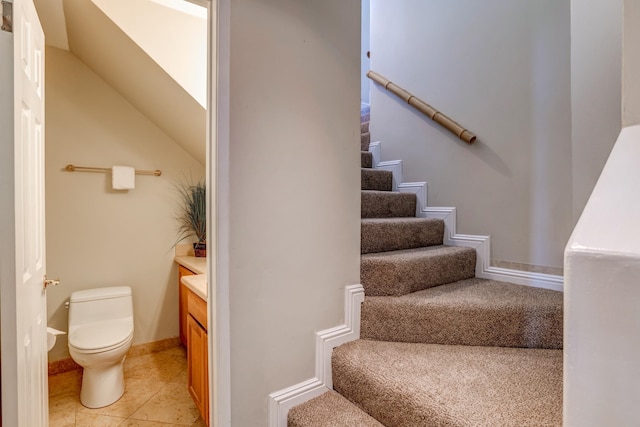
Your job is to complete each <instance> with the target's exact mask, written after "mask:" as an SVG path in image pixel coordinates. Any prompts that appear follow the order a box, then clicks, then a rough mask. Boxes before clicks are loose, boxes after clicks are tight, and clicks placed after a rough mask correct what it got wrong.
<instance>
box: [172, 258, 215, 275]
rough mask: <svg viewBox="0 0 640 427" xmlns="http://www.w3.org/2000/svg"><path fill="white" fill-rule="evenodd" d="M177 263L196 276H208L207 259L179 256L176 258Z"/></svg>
mask: <svg viewBox="0 0 640 427" xmlns="http://www.w3.org/2000/svg"><path fill="white" fill-rule="evenodd" d="M174 260H175V262H177V263H178V264H180V265H181V266H183V267H184V268H188V269H189V270H191V271H193V272H194V273H196V274H207V259H206V258H198V257H194V256H187V255H185V256H177V257H175V258H174Z"/></svg>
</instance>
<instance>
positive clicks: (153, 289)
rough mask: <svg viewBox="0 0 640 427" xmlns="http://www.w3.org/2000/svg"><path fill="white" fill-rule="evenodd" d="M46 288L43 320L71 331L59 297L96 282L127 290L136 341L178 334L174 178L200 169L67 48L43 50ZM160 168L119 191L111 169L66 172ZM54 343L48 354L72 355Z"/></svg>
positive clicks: (63, 345)
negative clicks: (55, 282)
mask: <svg viewBox="0 0 640 427" xmlns="http://www.w3.org/2000/svg"><path fill="white" fill-rule="evenodd" d="M46 79H47V85H46V88H47V93H46V111H47V123H46V141H47V146H46V227H47V264H48V265H47V268H48V274H49V276H50V277H53V278H57V277H59V278H60V285H59V286H58V287H55V288H50V289H49V290H48V291H47V297H48V312H49V325H50V326H53V327H55V328H58V329H62V330H67V315H68V314H67V313H68V312H67V310H66V309H65V308H64V302H65V301H66V300H67V299H68V298H69V295H70V294H71V292H73V291H75V290H80V289H88V288H92V287H100V286H111V285H127V286H131V287H132V288H133V297H134V310H135V318H134V321H135V335H134V344H141V343H146V342H151V341H156V340H160V339H164V338H169V337H176V336H178V299H177V298H178V293H177V290H178V288H177V272H176V267H175V265H174V263H173V261H172V260H173V248H172V245H173V243H174V242H175V239H176V221H175V215H176V213H177V208H176V206H177V198H178V197H177V193H176V191H175V189H174V183H175V182H177V181H180V180H182V179H183V178H184V177H189V176H193V177H194V178H196V179H197V178H201V177H203V176H204V173H205V171H204V167H203V166H202V165H201V164H199V163H198V162H197V161H195V160H194V159H193V158H192V157H191V156H190V155H188V154H187V153H186V152H185V151H184V150H183V149H182V148H180V147H179V146H178V145H177V144H176V143H175V142H174V141H173V140H171V139H170V138H169V137H168V136H167V135H166V134H164V133H163V132H162V131H161V130H160V129H159V128H158V127H157V126H155V125H154V124H153V123H152V122H150V121H149V119H147V118H146V117H145V116H144V115H142V113H140V112H139V111H138V110H136V109H135V108H133V106H132V105H131V104H129V103H128V102H127V101H126V100H125V99H124V98H123V97H122V96H121V95H119V94H118V93H117V92H115V91H114V90H113V89H112V88H111V87H110V86H108V85H107V84H106V83H105V82H104V81H103V80H101V79H100V78H99V77H98V76H97V75H95V74H94V73H93V72H92V71H91V70H90V69H89V68H87V67H86V66H85V65H84V64H82V63H81V62H80V61H78V60H77V59H76V58H75V57H74V56H73V55H72V54H70V53H69V52H67V51H62V50H59V49H56V48H47V52H46ZM69 163H73V164H76V165H80V166H99V167H111V166H112V165H114V164H116V165H130V166H134V167H136V168H137V169H160V170H162V176H161V177H153V176H137V177H136V188H135V190H130V191H128V192H115V191H113V190H111V188H110V178H111V176H110V174H103V173H81V172H74V173H69V172H65V171H63V169H64V167H65V165H67V164H69ZM66 344H67V343H66V339H65V336H62V339H59V340H58V343H57V344H56V346H55V347H54V349H53V350H52V351H51V352H50V353H49V357H50V360H58V359H60V358H63V357H66V356H67V355H68V352H67V349H66Z"/></svg>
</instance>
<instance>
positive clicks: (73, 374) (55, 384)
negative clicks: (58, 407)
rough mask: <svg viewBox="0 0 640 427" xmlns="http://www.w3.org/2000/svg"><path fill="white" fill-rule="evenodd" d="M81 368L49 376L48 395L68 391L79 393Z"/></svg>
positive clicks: (56, 394)
mask: <svg viewBox="0 0 640 427" xmlns="http://www.w3.org/2000/svg"><path fill="white" fill-rule="evenodd" d="M81 385H82V370H79V369H78V370H73V371H69V372H63V373H61V374H57V375H51V376H50V377H49V396H58V395H60V394H65V393H69V392H72V391H74V392H77V393H80V387H81Z"/></svg>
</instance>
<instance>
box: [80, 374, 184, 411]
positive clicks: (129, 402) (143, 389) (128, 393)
mask: <svg viewBox="0 0 640 427" xmlns="http://www.w3.org/2000/svg"><path fill="white" fill-rule="evenodd" d="M185 384H186V383H185ZM163 385H164V384H159V383H158V382H157V381H146V380H139V379H137V378H128V379H126V380H125V383H124V394H123V395H122V397H121V398H120V399H119V400H118V401H117V402H115V403H113V404H111V405H109V406H105V407H104V408H96V409H90V408H86V407H84V406H81V407H80V408H78V411H79V412H82V413H87V414H100V415H110V416H112V417H123V418H127V417H129V416H130V415H131V414H133V413H134V412H135V411H136V410H137V409H138V408H140V407H141V406H142V405H143V404H144V403H145V402H146V401H147V400H149V399H150V398H151V397H152V396H153V395H155V394H156V393H157V392H158V390H160V389H161V388H162V387H163Z"/></svg>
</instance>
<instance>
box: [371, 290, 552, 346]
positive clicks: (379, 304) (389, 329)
mask: <svg viewBox="0 0 640 427" xmlns="http://www.w3.org/2000/svg"><path fill="white" fill-rule="evenodd" d="M562 301H563V295H562V292H557V291H551V290H548V289H539V288H532V287H528V286H519V285H514V284H511V283H505V282H497V281H493V280H485V279H478V278H473V279H468V280H462V281H459V282H454V283H450V284H447V285H442V286H437V287H434V288H430V289H426V290H423V291H418V292H414V293H410V294H407V295H403V296H400V297H384V296H373V297H366V298H365V300H364V304H362V316H361V325H360V328H361V329H360V337H361V338H365V339H371V340H378V341H399V342H420V343H432V344H451V345H474V346H490V347H529V348H555V349H558V348H562V331H563V329H562V318H563V309H562Z"/></svg>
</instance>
